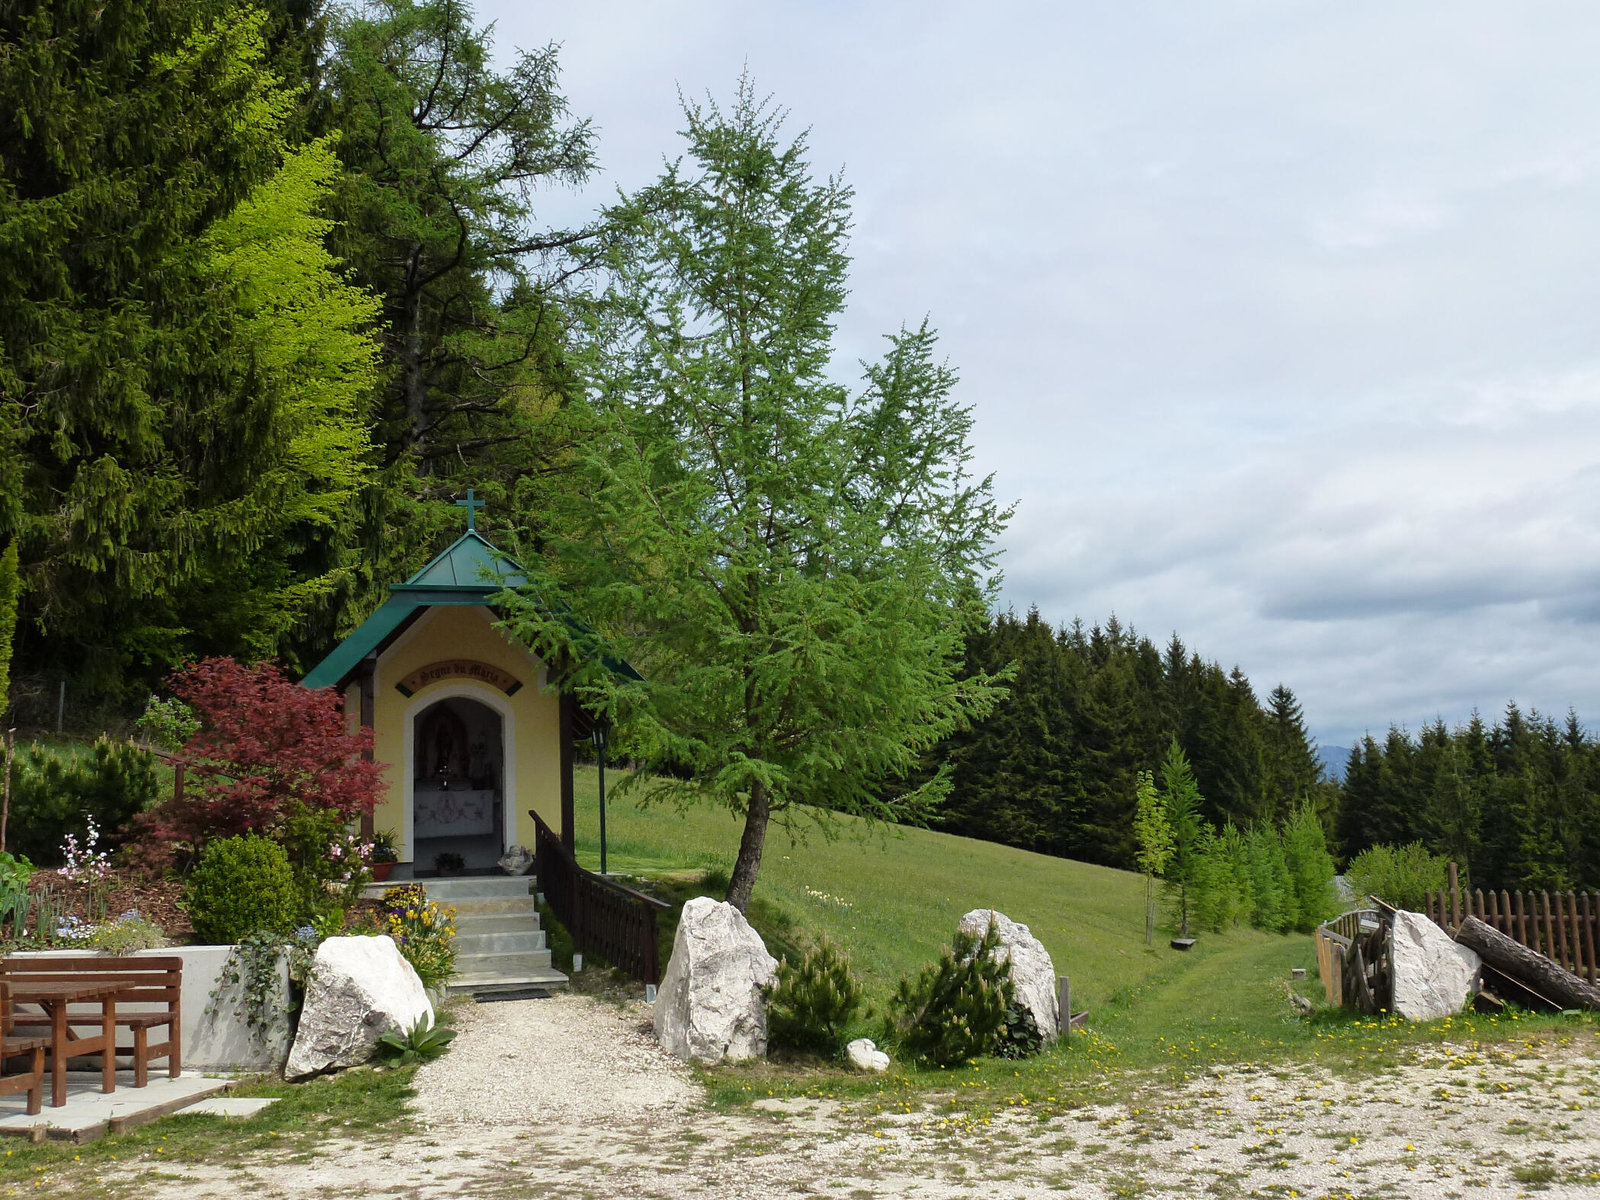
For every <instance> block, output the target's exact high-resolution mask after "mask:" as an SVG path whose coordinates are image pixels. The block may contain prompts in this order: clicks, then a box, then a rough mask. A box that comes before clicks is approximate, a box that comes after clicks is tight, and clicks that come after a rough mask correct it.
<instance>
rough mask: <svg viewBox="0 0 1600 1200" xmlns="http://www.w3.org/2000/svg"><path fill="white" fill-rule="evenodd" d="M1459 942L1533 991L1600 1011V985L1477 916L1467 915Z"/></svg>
mask: <svg viewBox="0 0 1600 1200" xmlns="http://www.w3.org/2000/svg"><path fill="white" fill-rule="evenodd" d="M1456 941H1458V942H1460V943H1461V944H1462V945H1463V946H1466V947H1468V948H1470V949H1472V950H1476V951H1477V952H1478V956H1479V957H1480V958H1482V959H1483V961H1484V962H1486V963H1488V964H1489V965H1490V966H1491V967H1494V968H1495V969H1496V970H1498V971H1503V972H1504V973H1505V974H1507V975H1509V976H1511V978H1513V979H1518V980H1522V981H1523V982H1525V983H1527V984H1528V986H1529V987H1531V988H1533V990H1534V991H1536V992H1538V993H1540V994H1541V995H1543V996H1548V997H1549V998H1550V999H1551V1000H1554V1001H1556V1002H1557V1003H1559V1004H1562V1005H1564V1006H1566V1007H1567V1008H1589V1009H1596V1010H1600V987H1596V986H1595V985H1594V984H1592V983H1585V982H1584V981H1583V980H1582V979H1579V978H1578V977H1577V976H1576V975H1574V974H1573V973H1572V972H1571V971H1568V970H1565V969H1564V968H1562V967H1559V966H1557V965H1556V964H1555V963H1554V962H1552V961H1550V959H1548V958H1546V957H1545V956H1544V955H1542V954H1539V953H1537V952H1536V951H1533V950H1530V949H1528V948H1527V947H1526V946H1524V945H1522V944H1521V943H1520V942H1514V941H1512V940H1511V939H1510V938H1508V937H1507V936H1506V935H1505V934H1503V933H1501V932H1499V930H1496V929H1491V928H1490V927H1489V926H1487V925H1485V924H1484V923H1483V922H1482V921H1480V920H1478V918H1477V917H1468V918H1467V919H1466V920H1464V921H1462V922H1461V928H1460V929H1458V930H1457V931H1456Z"/></svg>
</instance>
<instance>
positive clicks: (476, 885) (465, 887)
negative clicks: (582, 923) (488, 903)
mask: <svg viewBox="0 0 1600 1200" xmlns="http://www.w3.org/2000/svg"><path fill="white" fill-rule="evenodd" d="M417 882H419V883H420V884H421V885H422V888H423V890H424V891H425V892H427V893H428V897H429V899H432V900H438V901H440V902H441V903H445V904H455V903H457V902H458V901H462V900H500V899H506V898H509V897H512V896H530V895H532V894H533V884H534V878H533V876H532V875H482V876H469V877H468V878H466V879H421V880H418V881H417Z"/></svg>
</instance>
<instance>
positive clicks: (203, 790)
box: [139, 658, 385, 862]
mask: <svg viewBox="0 0 1600 1200" xmlns="http://www.w3.org/2000/svg"><path fill="white" fill-rule="evenodd" d="M168 684H169V686H170V687H171V688H172V690H173V693H174V694H175V695H177V696H178V697H179V698H180V699H182V700H184V701H185V702H187V703H188V704H189V706H190V707H191V708H193V709H194V712H195V716H196V717H198V718H199V719H200V732H198V733H197V734H195V735H194V736H193V737H192V738H190V739H189V741H188V742H186V743H185V744H184V747H183V749H182V750H180V751H179V752H178V755H177V760H178V762H180V763H181V764H183V767H184V774H185V779H184V794H183V797H182V798H181V799H176V798H175V799H173V800H170V801H168V802H167V803H166V804H164V805H162V806H161V807H160V808H158V809H156V810H154V811H152V812H150V813H148V814H146V816H145V818H144V820H143V821H142V822H141V824H142V825H143V829H142V830H141V833H140V838H139V840H140V842H141V843H142V844H143V846H144V848H145V850H146V851H147V853H146V854H145V855H144V856H143V857H145V858H146V859H147V860H151V861H152V862H154V861H159V860H161V859H166V860H167V861H168V862H170V861H171V860H172V858H174V857H186V856H187V855H188V854H192V853H193V852H194V851H196V850H198V849H199V848H200V846H201V845H203V844H204V843H205V842H207V841H209V840H211V839H212V838H221V837H232V836H235V835H238V834H244V833H252V832H254V833H262V834H266V835H268V836H270V835H272V834H273V833H275V832H276V831H277V829H278V828H279V826H280V825H281V824H282V822H283V821H284V819H285V818H286V817H287V816H289V815H290V813H292V812H293V811H295V810H296V808H297V807H298V806H299V805H302V804H303V805H307V806H309V807H312V808H318V809H332V810H334V811H335V812H337V813H338V814H339V816H340V817H341V818H343V819H344V820H347V821H352V820H355V819H356V818H358V817H361V816H364V815H365V814H367V813H370V812H371V811H372V810H373V807H374V805H376V804H377V802H378V799H379V797H380V796H381V795H382V793H383V789H384V786H385V784H384V781H383V777H382V770H381V768H380V767H379V765H378V764H377V763H375V762H373V761H371V760H370V759H369V758H368V757H367V754H368V752H369V751H370V750H371V748H372V731H371V730H368V729H358V730H356V731H355V732H353V733H352V732H350V731H349V730H348V729H347V727H346V720H345V715H344V710H343V707H342V705H341V704H340V699H339V695H338V693H337V692H335V691H334V690H333V689H332V688H323V689H321V690H318V691H312V690H311V689H309V688H303V687H301V686H300V685H299V684H297V683H295V682H293V681H292V680H290V679H289V678H288V677H287V676H285V675H284V673H283V672H282V671H281V670H279V669H278V667H277V666H275V665H274V664H272V663H257V664H255V665H254V666H244V665H242V664H240V663H238V662H235V661H234V660H233V659H231V658H208V659H205V660H203V661H201V662H198V663H194V664H193V665H191V666H187V667H183V668H181V669H179V670H178V671H175V672H174V673H173V674H172V675H171V677H170V678H169V680H168Z"/></svg>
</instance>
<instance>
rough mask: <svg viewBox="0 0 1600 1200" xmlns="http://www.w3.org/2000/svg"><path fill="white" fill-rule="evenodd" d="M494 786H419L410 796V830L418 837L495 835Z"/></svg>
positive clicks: (497, 797)
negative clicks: (411, 823)
mask: <svg viewBox="0 0 1600 1200" xmlns="http://www.w3.org/2000/svg"><path fill="white" fill-rule="evenodd" d="M499 796H500V793H499V792H498V791H496V790H495V789H493V788H440V787H418V788H417V789H416V791H415V792H414V793H413V795H412V801H413V805H414V807H413V809H412V812H413V814H414V815H413V818H412V819H413V821H414V823H415V826H414V829H413V833H414V835H415V836H416V837H419V838H444V837H476V836H478V835H480V834H494V833H497V832H498V830H496V828H495V803H496V801H497V800H498V799H499Z"/></svg>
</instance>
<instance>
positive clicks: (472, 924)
mask: <svg viewBox="0 0 1600 1200" xmlns="http://www.w3.org/2000/svg"><path fill="white" fill-rule="evenodd" d="M540 928H542V926H541V923H540V920H539V914H538V912H537V911H535V912H532V913H527V912H491V913H481V912H474V911H472V910H470V909H469V910H468V911H466V912H462V911H461V910H460V909H459V908H458V909H456V936H457V937H465V936H466V935H467V934H469V933H529V932H537V931H538V930H539V929H540Z"/></svg>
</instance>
